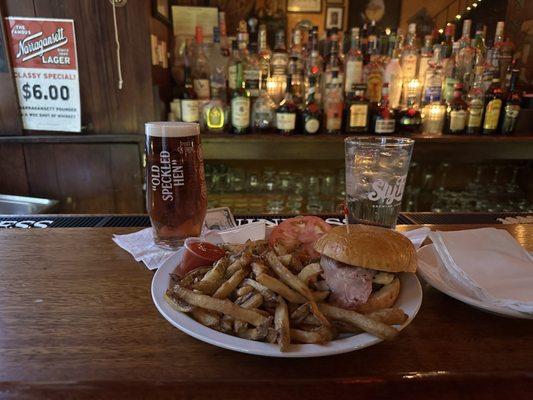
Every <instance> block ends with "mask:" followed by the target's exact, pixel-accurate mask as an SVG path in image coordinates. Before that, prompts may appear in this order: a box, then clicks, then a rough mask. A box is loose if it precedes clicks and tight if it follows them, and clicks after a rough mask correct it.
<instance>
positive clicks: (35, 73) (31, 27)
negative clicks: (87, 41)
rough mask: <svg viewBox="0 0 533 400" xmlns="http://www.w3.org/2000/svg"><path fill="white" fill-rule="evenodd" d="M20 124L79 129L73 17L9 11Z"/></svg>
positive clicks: (79, 111) (48, 129)
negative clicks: (23, 15)
mask: <svg viewBox="0 0 533 400" xmlns="http://www.w3.org/2000/svg"><path fill="white" fill-rule="evenodd" d="M6 22H7V33H8V35H7V36H8V47H9V51H10V55H11V62H12V64H13V73H14V76H15V83H16V86H17V91H18V96H19V104H20V112H21V117H22V123H23V126H24V129H31V130H41V131H65V132H80V131H81V109H80V85H79V79H78V59H77V56H76V36H75V32H74V21H73V20H71V19H48V18H21V17H7V18H6Z"/></svg>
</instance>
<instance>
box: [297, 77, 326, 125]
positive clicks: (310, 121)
mask: <svg viewBox="0 0 533 400" xmlns="http://www.w3.org/2000/svg"><path fill="white" fill-rule="evenodd" d="M314 79H315V77H314V76H313V75H311V76H310V77H309V90H308V92H307V99H306V101H305V107H304V109H303V111H302V112H301V113H300V120H301V127H302V129H303V132H304V133H305V134H306V135H314V134H316V133H318V132H319V131H320V120H321V119H322V112H321V110H320V105H319V104H318V103H317V101H316V100H315V93H316V89H317V87H316V85H315V82H314Z"/></svg>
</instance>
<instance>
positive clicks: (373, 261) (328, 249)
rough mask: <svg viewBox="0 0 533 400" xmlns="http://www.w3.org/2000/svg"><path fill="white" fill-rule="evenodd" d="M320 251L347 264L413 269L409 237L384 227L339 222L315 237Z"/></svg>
mask: <svg viewBox="0 0 533 400" xmlns="http://www.w3.org/2000/svg"><path fill="white" fill-rule="evenodd" d="M314 248H315V250H316V251H317V252H319V253H320V254H323V255H325V256H327V257H330V258H333V259H334V260H337V261H340V262H342V263H344V264H347V265H352V266H354V267H363V268H368V269H375V270H379V271H385V272H415V271H416V265H417V262H416V250H415V247H414V246H413V244H412V243H411V241H410V240H409V239H407V238H406V237H405V236H404V235H402V234H401V233H398V232H396V231H393V230H391V229H387V228H381V227H377V226H368V225H341V226H336V227H334V228H333V229H331V230H330V231H329V232H328V233H327V234H325V235H324V236H322V237H321V238H320V239H318V240H317V241H316V242H315V244H314Z"/></svg>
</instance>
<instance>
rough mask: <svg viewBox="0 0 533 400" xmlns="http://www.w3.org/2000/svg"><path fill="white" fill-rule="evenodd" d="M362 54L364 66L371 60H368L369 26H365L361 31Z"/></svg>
mask: <svg viewBox="0 0 533 400" xmlns="http://www.w3.org/2000/svg"><path fill="white" fill-rule="evenodd" d="M361 53H362V54H363V63H364V65H366V64H368V62H369V61H370V58H367V55H368V25H367V24H366V23H365V24H363V28H362V29H361Z"/></svg>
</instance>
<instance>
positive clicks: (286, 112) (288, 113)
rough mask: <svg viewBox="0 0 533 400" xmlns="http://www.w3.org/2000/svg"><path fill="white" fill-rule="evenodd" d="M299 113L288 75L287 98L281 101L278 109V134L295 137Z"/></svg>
mask: <svg viewBox="0 0 533 400" xmlns="http://www.w3.org/2000/svg"><path fill="white" fill-rule="evenodd" d="M297 112H298V107H297V106H296V104H295V103H294V101H293V99H292V93H291V76H290V75H288V76H287V86H286V88H285V96H284V97H283V100H281V102H280V104H279V107H278V108H276V128H277V132H278V133H281V134H282V135H293V134H294V133H296V114H297Z"/></svg>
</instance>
